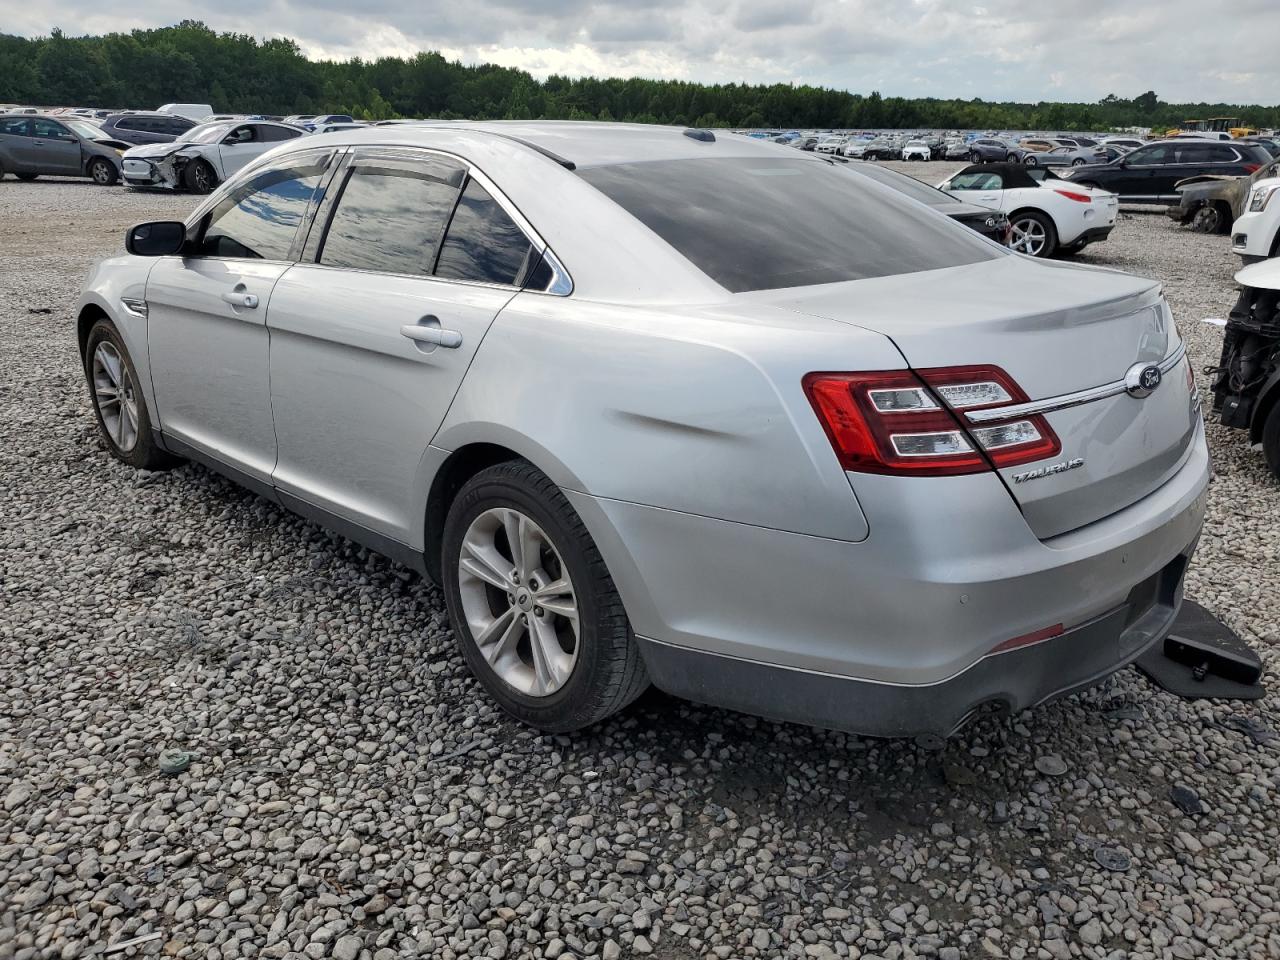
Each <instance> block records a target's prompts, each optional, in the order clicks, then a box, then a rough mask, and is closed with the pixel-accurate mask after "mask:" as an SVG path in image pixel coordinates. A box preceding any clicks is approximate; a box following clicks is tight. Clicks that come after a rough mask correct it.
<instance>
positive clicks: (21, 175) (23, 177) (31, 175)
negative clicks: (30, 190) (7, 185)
mask: <svg viewBox="0 0 1280 960" xmlns="http://www.w3.org/2000/svg"><path fill="white" fill-rule="evenodd" d="M14 176H15V177H17V178H18V179H19V180H25V181H26V182H27V183H30V182H31V181H32V180H34V179H35V178H36V177H38V176H40V174H38V173H15V174H14Z"/></svg>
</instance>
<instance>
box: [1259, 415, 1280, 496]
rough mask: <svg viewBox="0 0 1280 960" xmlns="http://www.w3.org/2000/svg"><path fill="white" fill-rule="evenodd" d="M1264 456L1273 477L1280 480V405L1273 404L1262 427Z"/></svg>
mask: <svg viewBox="0 0 1280 960" xmlns="http://www.w3.org/2000/svg"><path fill="white" fill-rule="evenodd" d="M1262 456H1263V457H1264V458H1266V461H1267V466H1268V467H1270V468H1271V473H1272V475H1273V476H1274V477H1275V478H1276V479H1277V480H1280V403H1276V404H1273V405H1272V407H1271V412H1270V413H1269V414H1267V421H1266V423H1264V424H1263V425H1262Z"/></svg>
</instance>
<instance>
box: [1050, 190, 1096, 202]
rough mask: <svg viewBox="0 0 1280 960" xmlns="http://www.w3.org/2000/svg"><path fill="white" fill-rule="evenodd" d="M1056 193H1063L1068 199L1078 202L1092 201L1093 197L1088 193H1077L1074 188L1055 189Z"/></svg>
mask: <svg viewBox="0 0 1280 960" xmlns="http://www.w3.org/2000/svg"><path fill="white" fill-rule="evenodd" d="M1053 192H1054V193H1057V194H1061V195H1062V196H1064V197H1066V198H1067V199H1068V200H1074V201H1076V203H1092V202H1093V198H1092V197H1090V196H1089V195H1088V194H1087V193H1076V192H1075V191H1074V190H1055V191H1053Z"/></svg>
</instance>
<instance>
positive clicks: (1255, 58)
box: [0, 0, 1280, 104]
mask: <svg viewBox="0 0 1280 960" xmlns="http://www.w3.org/2000/svg"><path fill="white" fill-rule="evenodd" d="M183 17H190V18H193V19H200V20H203V21H205V22H206V23H208V24H209V25H210V26H211V27H213V28H214V29H216V30H234V31H236V32H241V33H249V34H253V35H255V36H259V37H267V36H281V35H283V36H289V37H293V38H294V39H296V40H297V41H298V42H299V43H300V44H301V45H302V48H303V49H304V50H305V51H306V53H307V54H308V55H309V56H312V57H325V58H346V57H351V56H362V57H369V58H372V57H377V56H384V55H406V54H412V53H414V52H416V51H418V50H422V49H438V50H441V51H443V52H444V53H445V54H446V55H448V56H450V57H453V58H457V59H461V60H463V61H465V62H469V63H474V62H479V61H489V62H495V63H500V64H504V65H508V66H516V67H522V68H524V69H526V70H529V71H530V72H532V73H533V74H535V75H536V76H539V77H543V76H546V75H547V74H549V73H565V74H571V75H582V74H594V75H597V76H645V77H662V78H678V79H688V80H700V81H747V82H775V81H782V82H787V81H794V82H798V83H814V84H820V85H824V86H830V87H836V88H841V89H848V90H853V91H855V92H857V91H861V92H868V91H870V90H872V89H878V90H880V91H881V92H882V93H884V94H885V95H893V94H899V95H903V96H944V97H949V96H959V97H965V98H969V97H984V98H986V99H991V100H1015V99H1016V100H1039V99H1045V100H1097V99H1099V98H1101V97H1103V96H1105V95H1106V94H1108V93H1115V94H1117V95H1118V96H1123V97H1132V96H1136V95H1137V94H1139V93H1142V92H1143V91H1144V90H1149V89H1154V90H1155V91H1156V92H1157V93H1158V94H1159V95H1160V98H1161V99H1162V100H1168V101H1173V102H1177V101H1209V102H1219V101H1222V102H1235V103H1262V104H1274V103H1276V102H1277V100H1278V99H1280V57H1277V56H1276V55H1275V39H1276V38H1277V37H1280V2H1278V0H1230V2H1229V3H1223V4H1216V3H1213V2H1209V3H1206V2H1204V0H1124V2H1116V0H1072V2H1069V3H1067V2H1053V0H1042V2H1036V0H1032V2H1027V0H978V2H976V3H975V2H973V0H968V2H966V0H880V2H874V0H728V2H725V0H607V2H592V0H452V2H440V0H420V2H415V3H406V2H404V0H184V2H182V3H181V4H174V3H172V2H169V0H135V2H132V3H129V4H101V3H97V2H90V0H42V2H41V3H30V2H29V0H0V31H3V32H5V33H18V34H25V35H28V36H34V35H40V34H47V33H48V32H49V30H50V29H52V28H53V27H61V28H62V29H63V31H64V32H66V33H68V34H79V33H101V32H108V31H116V30H130V29H133V28H137V27H155V26H164V25H167V24H170V23H173V22H174V21H176V20H178V19H180V18H183Z"/></svg>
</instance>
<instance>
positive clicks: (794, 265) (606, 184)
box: [578, 158, 1004, 293]
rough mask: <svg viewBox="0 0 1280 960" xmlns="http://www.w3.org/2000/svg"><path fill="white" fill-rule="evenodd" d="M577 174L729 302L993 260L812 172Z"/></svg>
mask: <svg viewBox="0 0 1280 960" xmlns="http://www.w3.org/2000/svg"><path fill="white" fill-rule="evenodd" d="M578 173H579V175H580V176H581V177H582V178H583V180H585V181H586V182H587V183H589V184H591V185H592V186H594V187H595V188H596V189H598V190H600V191H601V192H602V193H604V194H605V196H607V197H608V198H609V199H611V200H613V201H614V202H615V203H617V204H618V205H619V206H621V207H622V208H623V209H624V210H626V211H627V212H628V213H630V214H631V215H632V216H633V217H635V218H636V219H637V220H639V221H640V222H641V223H643V224H644V225H645V226H647V227H648V228H649V229H650V230H652V231H653V232H654V233H656V234H657V235H658V236H659V237H661V238H662V239H663V240H664V241H666V242H667V243H668V244H669V245H671V246H672V247H673V248H674V249H675V250H676V251H678V252H679V253H681V254H683V255H684V256H685V257H686V258H687V259H688V260H689V261H690V262H692V263H693V265H694V266H696V267H697V268H698V269H700V270H701V271H702V272H703V273H705V274H706V275H707V276H708V277H710V278H711V279H712V280H714V281H716V282H717V283H719V284H720V285H721V286H723V287H724V288H725V289H727V290H729V291H731V292H733V293H740V292H744V291H748V290H771V289H778V288H784V287H801V286H811V285H814V284H823V283H839V282H842V281H847V280H861V279H865V278H869V277H882V276H891V275H896V274H905V273H916V272H919V271H923V270H937V269H941V268H943V267H953V266H959V265H961V264H968V263H977V262H979V261H983V260H990V259H993V258H994V257H998V256H1004V254H1003V253H1001V252H1000V251H999V250H996V249H994V248H993V247H992V246H991V245H990V244H989V243H987V242H986V241H985V240H983V239H982V238H981V237H979V236H978V235H977V234H975V233H974V232H973V231H971V230H969V229H968V228H966V227H964V226H960V225H957V224H956V223H955V222H954V221H952V220H950V219H949V218H945V217H940V216H938V215H937V214H936V213H934V212H932V211H930V210H928V209H927V208H924V207H921V206H917V205H915V204H911V203H906V202H904V201H903V200H902V198H901V197H898V196H896V195H894V194H891V193H889V192H887V191H882V190H879V189H876V188H874V187H872V186H871V185H869V184H867V183H866V181H865V180H863V179H862V178H860V177H858V176H857V175H856V174H852V173H849V172H847V171H844V170H842V169H840V168H838V167H836V166H834V165H829V164H827V163H826V162H824V161H818V160H808V159H802V158H797V159H794V160H792V159H785V160H784V159H772V158H770V159H764V158H725V159H719V158H706V159H688V160H651V161H644V162H639V163H623V164H610V165H606V166H598V167H587V168H585V169H580V170H579V171H578Z"/></svg>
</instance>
